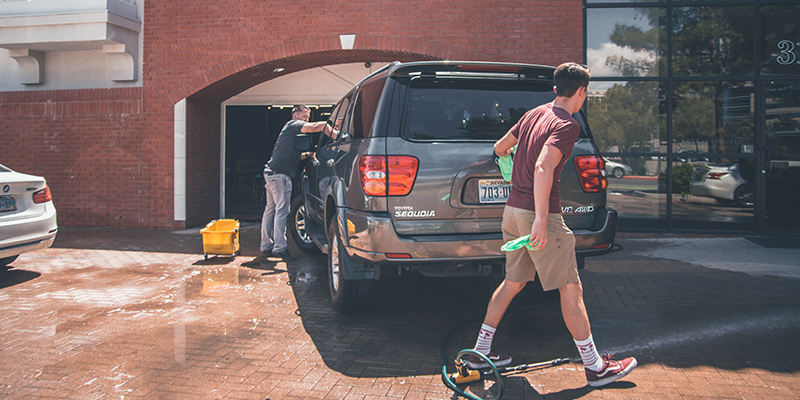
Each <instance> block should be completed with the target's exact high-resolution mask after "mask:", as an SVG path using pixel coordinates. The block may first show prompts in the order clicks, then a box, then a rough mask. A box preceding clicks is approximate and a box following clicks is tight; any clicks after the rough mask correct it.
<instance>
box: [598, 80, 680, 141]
mask: <svg viewBox="0 0 800 400" xmlns="http://www.w3.org/2000/svg"><path fill="white" fill-rule="evenodd" d="M663 93H664V90H663V87H662V85H661V84H659V83H658V82H641V81H636V82H590V83H589V96H588V102H587V103H588V109H587V114H588V119H589V126H590V127H591V129H592V135H593V136H594V139H595V143H596V144H597V147H599V148H600V151H601V152H604V153H628V152H634V153H666V152H667V148H666V147H665V146H662V145H661V143H662V141H665V140H666V137H667V135H666V128H665V126H666V125H665V124H664V123H663V121H664V119H663V113H660V112H659V110H662V109H663V108H664V107H663V100H662V99H663V98H664V95H663Z"/></svg>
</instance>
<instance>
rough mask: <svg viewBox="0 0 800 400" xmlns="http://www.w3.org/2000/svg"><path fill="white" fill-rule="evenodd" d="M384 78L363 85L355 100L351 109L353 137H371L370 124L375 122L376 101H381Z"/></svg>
mask: <svg viewBox="0 0 800 400" xmlns="http://www.w3.org/2000/svg"><path fill="white" fill-rule="evenodd" d="M385 84H386V78H383V79H379V80H376V81H372V82H369V83H366V84H364V85H363V86H362V87H361V92H360V93H359V94H358V99H356V104H355V107H354V108H353V137H354V138H365V137H371V136H372V123H373V122H374V121H375V112H376V111H377V110H378V101H380V99H381V93H382V92H383V87H384V85H385Z"/></svg>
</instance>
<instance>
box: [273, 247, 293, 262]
mask: <svg viewBox="0 0 800 400" xmlns="http://www.w3.org/2000/svg"><path fill="white" fill-rule="evenodd" d="M272 255H274V256H275V257H280V258H281V259H282V260H283V261H295V260H297V257H295V256H293V255H291V254H289V250H287V249H284V250H281V251H273V252H272Z"/></svg>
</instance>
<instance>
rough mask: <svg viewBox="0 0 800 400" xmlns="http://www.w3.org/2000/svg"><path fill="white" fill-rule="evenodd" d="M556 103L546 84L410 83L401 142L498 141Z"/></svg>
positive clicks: (438, 80)
mask: <svg viewBox="0 0 800 400" xmlns="http://www.w3.org/2000/svg"><path fill="white" fill-rule="evenodd" d="M554 98H555V93H553V86H552V84H551V83H546V82H519V81H513V82H511V81H509V82H503V81H479V80H464V79H461V80H459V79H416V80H412V81H411V90H410V91H409V97H408V103H407V104H408V106H407V107H406V113H405V116H404V125H403V137H405V138H407V139H413V140H498V139H500V138H501V137H502V136H503V135H505V134H506V132H508V130H509V129H510V128H511V127H512V126H514V124H516V123H517V121H519V119H520V118H521V117H522V116H523V115H524V114H525V112H527V111H528V110H531V109H533V108H535V107H537V106H539V105H541V104H544V103H547V102H550V101H552V100H553V99H554Z"/></svg>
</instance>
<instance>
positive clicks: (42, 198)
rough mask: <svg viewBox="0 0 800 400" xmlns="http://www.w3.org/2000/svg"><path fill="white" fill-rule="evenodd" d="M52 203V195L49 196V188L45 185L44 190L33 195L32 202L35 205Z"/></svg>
mask: <svg viewBox="0 0 800 400" xmlns="http://www.w3.org/2000/svg"><path fill="white" fill-rule="evenodd" d="M48 201H53V195H52V194H50V186H47V185H45V187H44V189H42V190H39V191H37V192H35V193H33V202H34V203H35V204H41V203H47V202H48Z"/></svg>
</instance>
